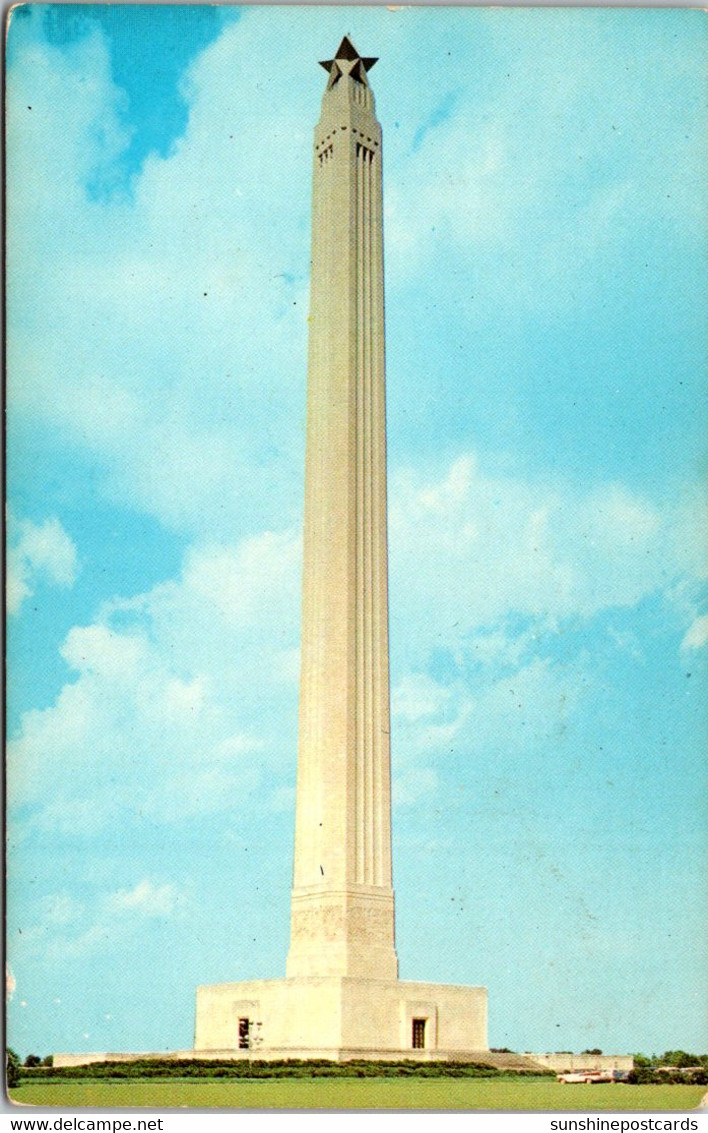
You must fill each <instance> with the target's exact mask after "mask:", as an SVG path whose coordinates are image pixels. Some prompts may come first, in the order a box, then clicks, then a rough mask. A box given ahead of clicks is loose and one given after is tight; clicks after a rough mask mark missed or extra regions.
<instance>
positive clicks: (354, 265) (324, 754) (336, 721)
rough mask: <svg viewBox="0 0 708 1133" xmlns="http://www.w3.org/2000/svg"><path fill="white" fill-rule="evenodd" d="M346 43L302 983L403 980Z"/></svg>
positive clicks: (299, 814)
mask: <svg viewBox="0 0 708 1133" xmlns="http://www.w3.org/2000/svg"><path fill="white" fill-rule="evenodd" d="M375 62H376V60H375V59H362V58H360V57H359V55H357V52H356V50H355V48H354V47H353V46H352V44H351V42H350V41H349V40H348V39H346V38H345V39H343V40H342V42H341V44H340V47H339V50H338V52H337V56H336V58H335V59H331V60H329V61H328V62H326V63H322V66H323V67H325V68H326V69H327V71H328V73H329V81H328V83H327V89H326V91H325V94H324V97H323V100H322V115H321V117H320V121H319V122H318V124H317V127H316V129H315V160H314V166H315V167H314V174H313V181H314V191H313V209H312V275H311V285H310V286H311V295H310V344H309V346H310V349H309V363H308V379H307V456H306V469H305V532H304V573H303V604H302V654H301V678H300V681H301V683H300V748H299V756H298V782H297V804H296V826H295V868H294V887H293V895H292V924H291V945H290V955H289V957H288V967H287V972H288V975H289V976H309V975H341V976H371V977H374V978H379V979H389V980H391V979H393V980H395V979H396V977H397V975H398V964H397V960H396V953H395V951H394V939H393V938H394V924H393V889H392V881H391V798H390V781H391V773H390V760H389V731H390V725H389V682H388V581H387V580H388V567H387V559H386V423H385V391H384V304H383V226H382V215H381V213H382V184H381V127H380V126H379V124H378V122H377V121H376V116H375V114H374V96H373V94H372V91H371V88H370V86H369V83H368V80H367V71H368V70H370V68H371V67H372V66H373V64H374V63H375Z"/></svg>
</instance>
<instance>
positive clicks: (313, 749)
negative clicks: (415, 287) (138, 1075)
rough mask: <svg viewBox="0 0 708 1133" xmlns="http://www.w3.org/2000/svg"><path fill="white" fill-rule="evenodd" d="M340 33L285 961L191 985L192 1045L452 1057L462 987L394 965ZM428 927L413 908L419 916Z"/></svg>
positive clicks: (274, 1054) (373, 328)
mask: <svg viewBox="0 0 708 1133" xmlns="http://www.w3.org/2000/svg"><path fill="white" fill-rule="evenodd" d="M375 62H376V60H375V59H370V58H365V57H363V56H360V55H359V54H358V52H357V51H356V49H355V47H354V45H353V44H352V42H351V40H350V39H349V38H348V37H346V36H345V38H344V39H343V40H342V42H341V44H340V46H339V49H338V51H337V53H336V55H335V57H334V59H330V60H328V61H327V62H324V63H322V66H323V67H324V68H325V69H326V70H327V72H328V81H327V87H326V90H325V92H324V96H323V99H322V113H321V117H320V120H319V122H318V124H317V127H316V129H315V144H314V190H313V209H312V277H311V296H310V343H309V361H308V388H307V455H306V477H305V479H306V484H305V530H304V568H303V604H302V659H301V681H300V739H299V754H298V776H297V797H296V819H295V859H294V874H293V891H292V905H291V937H290V952H289V955H288V960H287V975H286V978H285V979H280V980H255V981H248V982H245V983H228V984H217V985H212V986H205V987H200V988H198V990H197V1013H196V1034H195V1052H196V1053H197V1054H199V1053H200V1052H204V1053H206V1052H211V1053H213V1052H217V1051H218V1052H220V1053H222V1054H224V1055H226V1056H229V1057H233V1056H234V1055H235V1054H236V1053H239V1054H243V1055H244V1056H246V1057H248V1056H249V1055H250V1054H252V1052H253V1051H254V1050H257V1052H258V1056H259V1057H262V1058H287V1057H293V1058H308V1057H311V1058H313V1057H326V1058H335V1059H346V1058H357V1057H359V1058H361V1057H369V1058H400V1057H402V1056H404V1057H407V1058H410V1057H418V1058H457V1059H460V1058H464V1057H465V1056H467V1055H472V1054H476V1053H479V1052H481V1051H485V1050H486V1048H487V996H486V990H485V989H484V988H479V987H457V986H455V987H453V986H450V985H442V984H429V983H409V982H401V981H399V980H398V962H397V959H396V951H395V942H394V908H393V888H392V879H391V771H390V752H389V732H390V724H389V675H388V567H387V551H386V434H385V388H384V296H383V225H382V167H381V162H382V154H381V127H380V126H379V124H378V122H377V120H376V116H375V112H374V96H373V93H372V90H371V87H370V85H369V81H368V72H369V71H370V69H371V67H372V66H373V65H374V63H375ZM426 931H427V932H429V933H430V935H431V936H432V930H431V928H430V926H428V929H427V930H426Z"/></svg>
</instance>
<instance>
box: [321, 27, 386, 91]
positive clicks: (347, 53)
mask: <svg viewBox="0 0 708 1133" xmlns="http://www.w3.org/2000/svg"><path fill="white" fill-rule="evenodd" d="M374 63H376V59H371V58H365V57H364V56H362V55H360V54H359V52H358V51H357V49H356V47H355V46H354V44H353V43H352V41H351V40H350V38H349V36H347V35H345V36H344V39H343V40H342V42H341V43H340V45H339V47H338V49H337V53H336V55H335V56H334V59H325V60H321V61H320V67H324V69H325V71H329V84H328V88H329V87H333V86H334V84H335V83H336V82H338V81H339V80H340V79H341V77H342V75H351V77H352V78H353V79H355V80H356V81H357V82H358V83H363V84H364V85H365V86H366V72H367V71H370V70H371V68H372V67H373V65H374Z"/></svg>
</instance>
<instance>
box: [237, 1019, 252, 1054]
mask: <svg viewBox="0 0 708 1133" xmlns="http://www.w3.org/2000/svg"><path fill="white" fill-rule="evenodd" d="M250 1045H251V1020H250V1019H239V1021H238V1048H239V1050H248V1049H249V1047H250Z"/></svg>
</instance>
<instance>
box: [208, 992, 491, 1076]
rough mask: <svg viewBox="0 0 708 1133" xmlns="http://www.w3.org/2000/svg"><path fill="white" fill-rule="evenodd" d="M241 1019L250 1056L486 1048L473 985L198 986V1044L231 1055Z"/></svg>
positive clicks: (450, 1052)
mask: <svg viewBox="0 0 708 1133" xmlns="http://www.w3.org/2000/svg"><path fill="white" fill-rule="evenodd" d="M244 1019H246V1020H248V1023H249V1027H248V1035H249V1043H250V1053H251V1056H252V1057H264V1058H276V1057H282V1058H318V1057H319V1058H336V1059H341V1060H346V1059H351V1058H374V1057H375V1058H401V1057H405V1058H410V1057H419V1058H423V1059H425V1058H427V1059H431V1058H445V1057H450V1056H454V1055H455V1054H457V1055H458V1057H459V1056H461V1055H462V1054H465V1055H470V1056H472V1055H473V1054H474V1052H476V1051H484V1050H486V1049H487V996H486V990H485V989H484V988H478V987H456V986H453V985H446V984H429V983H408V982H405V981H400V980H390V981H388V980H372V979H355V978H352V977H347V976H344V977H342V976H329V977H314V976H313V977H310V978H298V979H285V980H252V981H248V982H246V983H233V984H232V983H228V984H216V985H211V986H208V987H200V988H198V990H197V1027H196V1033H195V1039H194V1046H195V1049H196V1051H197V1052H201V1051H207V1050H210V1049H220V1050H222V1051H223V1050H227V1049H230V1050H231V1052H232V1053H231V1057H233V1051H234V1048H237V1049H238V1035H239V1028H240V1027H241V1033H242V1034H243V1033H245V1032H246V1028H244V1027H243V1026H242V1021H243V1020H244ZM414 1021H415V1024H414ZM414 1030H415V1042H416V1043H419V1044H420V1045H416V1046H414ZM242 1049H246V1050H248V1049H249V1048H242Z"/></svg>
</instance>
